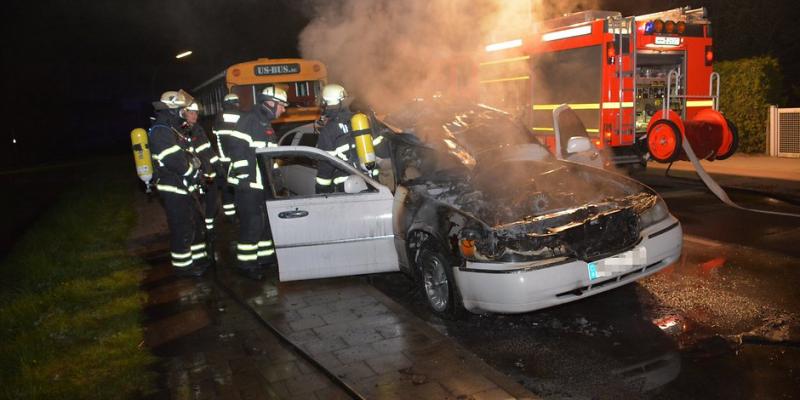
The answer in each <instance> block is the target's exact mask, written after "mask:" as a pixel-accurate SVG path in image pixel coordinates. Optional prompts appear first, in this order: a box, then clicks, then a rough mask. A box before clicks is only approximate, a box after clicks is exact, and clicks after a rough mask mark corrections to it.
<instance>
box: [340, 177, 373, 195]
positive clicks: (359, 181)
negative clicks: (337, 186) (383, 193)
mask: <svg viewBox="0 0 800 400" xmlns="http://www.w3.org/2000/svg"><path fill="white" fill-rule="evenodd" d="M367 189H368V188H367V182H366V181H364V178H362V177H360V176H358V175H350V176H348V177H347V179H346V180H345V181H344V192H345V193H361V192H363V191H365V190H367Z"/></svg>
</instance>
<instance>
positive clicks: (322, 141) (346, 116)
mask: <svg viewBox="0 0 800 400" xmlns="http://www.w3.org/2000/svg"><path fill="white" fill-rule="evenodd" d="M352 117H353V113H352V112H351V111H350V110H347V109H344V110H341V111H339V112H338V113H337V114H336V115H335V116H333V117H332V118H330V119H328V121H327V122H326V123H325V125H324V126H323V127H322V129H320V133H319V140H318V141H317V148H318V149H320V150H324V151H327V152H328V153H329V154H330V155H332V156H334V157H338V158H339V159H341V160H342V161H344V162H346V163H348V164H350V165H352V166H353V167H355V168H356V169H358V170H363V168H362V167H361V164H360V162H359V159H358V153H357V151H356V143H355V139H354V137H353V135H352V134H351V132H352V126H351V125H350V118H352ZM373 134H374V131H373ZM383 142H384V138H383V136H373V138H372V145H373V147H374V148H375V154H376V155H378V156H381V155H383V154H382V153H383V151H379V150H382V149H383V147H384V146H380V145H381V144H382V143H383ZM365 172H366V173H367V175H370V176H371V177H373V178H376V177H377V176H378V174H379V170H378V168H377V166H376V167H375V168H374V169H372V170H370V171H365ZM348 175H349V174H348V173H347V171H344V170H342V169H339V168H335V167H334V166H333V165H331V164H330V163H326V162H322V163H320V164H319V169H318V170H317V186H316V187H317V192H318V193H327V192H331V191H333V189H334V187H335V186H338V185H341V184H343V183H344V181H345V180H347V176H348Z"/></svg>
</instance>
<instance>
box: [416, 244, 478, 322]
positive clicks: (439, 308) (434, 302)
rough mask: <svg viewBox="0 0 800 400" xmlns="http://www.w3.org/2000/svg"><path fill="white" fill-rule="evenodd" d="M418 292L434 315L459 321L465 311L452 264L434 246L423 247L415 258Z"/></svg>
mask: <svg viewBox="0 0 800 400" xmlns="http://www.w3.org/2000/svg"><path fill="white" fill-rule="evenodd" d="M417 266H418V267H419V273H420V280H419V282H420V290H421V291H422V295H423V297H424V298H425V301H426V303H427V304H428V307H429V308H430V310H431V311H433V313H434V314H436V315H438V316H440V317H442V318H445V319H459V318H462V317H464V316H465V314H466V310H465V309H464V303H463V301H462V300H461V294H460V293H459V291H458V287H457V286H456V280H455V277H454V275H453V262H452V261H451V260H450V258H448V257H446V256H445V255H444V254H443V252H442V251H441V250H440V249H439V248H438V247H435V246H425V247H424V248H423V249H422V250H421V251H420V254H419V257H418V258H417Z"/></svg>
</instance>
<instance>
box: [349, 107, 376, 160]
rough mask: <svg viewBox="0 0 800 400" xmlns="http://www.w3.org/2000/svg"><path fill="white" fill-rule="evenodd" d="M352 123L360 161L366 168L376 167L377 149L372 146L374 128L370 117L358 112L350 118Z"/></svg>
mask: <svg viewBox="0 0 800 400" xmlns="http://www.w3.org/2000/svg"><path fill="white" fill-rule="evenodd" d="M350 125H351V126H352V127H353V138H354V139H355V142H356V153H358V161H360V162H361V166H362V167H364V168H365V169H372V168H374V167H375V149H374V148H373V147H372V129H370V126H369V118H367V116H366V115H364V114H362V113H357V114H355V115H353V117H352V118H350Z"/></svg>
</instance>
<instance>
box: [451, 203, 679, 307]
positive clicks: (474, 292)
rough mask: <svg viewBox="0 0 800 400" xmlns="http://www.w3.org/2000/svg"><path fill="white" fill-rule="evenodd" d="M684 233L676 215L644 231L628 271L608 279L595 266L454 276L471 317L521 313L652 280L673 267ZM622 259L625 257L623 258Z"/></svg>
mask: <svg viewBox="0 0 800 400" xmlns="http://www.w3.org/2000/svg"><path fill="white" fill-rule="evenodd" d="M682 246H683V229H682V228H681V225H680V222H678V220H677V219H676V218H675V217H673V216H672V215H670V216H669V218H667V219H665V220H664V221H661V222H659V223H657V224H654V225H653V226H650V227H648V228H647V229H644V230H642V233H641V241H640V242H639V244H637V245H636V247H634V248H633V249H632V250H631V252H626V253H630V254H636V255H637V257H634V258H632V260H633V261H632V262H631V263H630V265H627V264H626V265H625V266H624V267H615V271H614V272H613V273H611V274H610V275H609V274H608V273H607V272H601V273H600V274H598V273H597V268H596V266H597V262H593V263H587V262H585V261H581V260H575V259H570V260H565V261H562V262H555V261H554V262H550V263H547V262H545V263H542V262H520V263H485V262H472V261H467V263H466V265H465V266H464V267H460V268H455V269H454V270H453V272H454V275H455V279H456V283H457V284H458V289H459V291H460V293H461V298H462V299H463V301H464V307H465V308H466V309H467V310H470V311H472V312H496V313H523V312H528V311H533V310H538V309H542V308H546V307H551V306H555V305H558V304H563V303H568V302H570V301H575V300H579V299H582V298H585V297H588V296H592V295H595V294H598V293H602V292H605V291H606V290H610V289H613V288H616V287H619V286H622V285H625V284H628V283H631V282H634V281H636V280H638V279H641V278H643V277H645V276H648V275H650V274H653V273H655V272H657V271H659V270H661V269H662V268H664V267H666V266H667V265H670V264H672V263H673V262H675V261H676V260H677V259H678V257H680V254H681V248H682ZM623 254H624V253H623Z"/></svg>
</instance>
